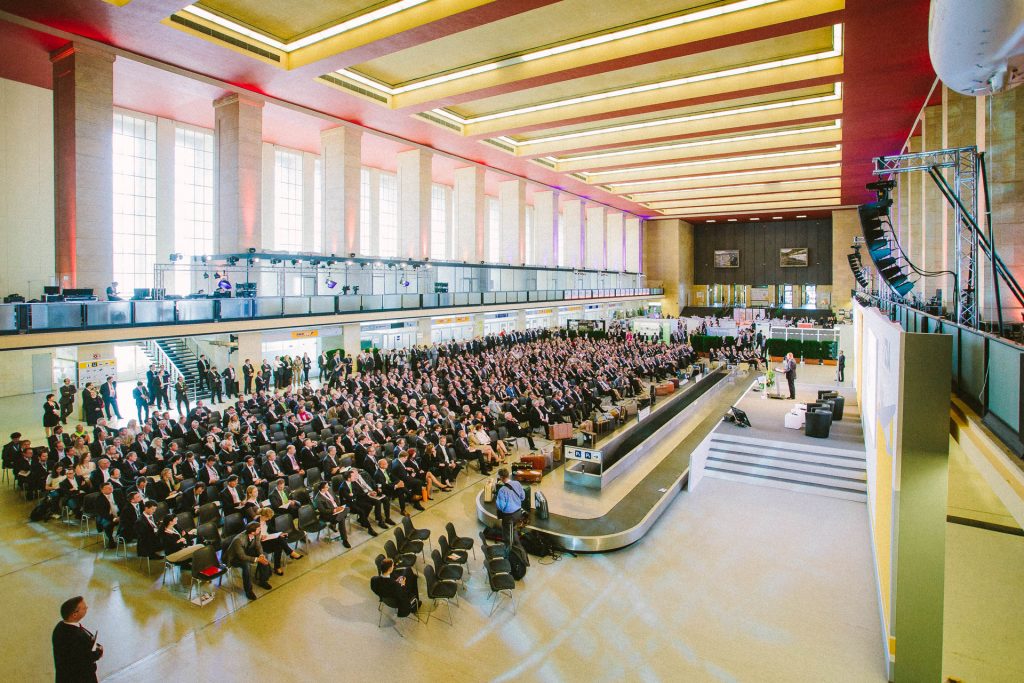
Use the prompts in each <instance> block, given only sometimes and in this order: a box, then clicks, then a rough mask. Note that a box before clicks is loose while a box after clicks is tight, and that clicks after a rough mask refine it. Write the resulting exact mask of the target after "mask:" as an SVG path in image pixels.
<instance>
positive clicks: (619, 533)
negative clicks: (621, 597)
mask: <svg viewBox="0 0 1024 683" xmlns="http://www.w3.org/2000/svg"><path fill="white" fill-rule="evenodd" d="M745 388H746V387H745V383H744V384H736V382H735V381H734V380H733V375H732V374H731V373H727V372H725V371H713V372H712V373H711V374H709V375H705V376H703V377H702V378H701V379H700V380H698V381H697V382H696V383H695V384H691V385H688V386H683V387H681V388H680V391H679V392H677V394H676V395H675V396H673V400H671V401H665V400H664V399H661V400H660V403H659V404H656V406H655V411H658V410H673V411H675V415H674V416H673V417H672V418H671V419H670V420H668V422H667V423H666V424H665V425H664V426H662V427H660V428H658V429H657V430H656V431H654V432H653V433H652V434H650V435H649V437H648V439H647V440H646V441H645V442H644V443H643V444H641V445H639V446H638V448H647V449H650V452H649V453H648V454H647V455H646V456H645V457H644V458H643V459H642V460H641V461H639V462H637V463H636V464H635V465H634V466H632V467H631V468H630V470H629V471H628V472H626V473H624V474H623V475H622V476H620V477H618V478H617V479H615V480H614V481H613V482H612V483H611V484H610V486H608V487H607V488H605V489H603V490H594V489H586V488H582V487H570V488H567V487H565V486H564V484H563V481H564V477H563V472H562V468H561V467H559V468H556V469H554V470H553V471H552V472H551V473H549V474H547V475H545V476H544V479H543V481H542V482H541V484H540V485H539V486H538V485H534V486H533V490H534V491H536V490H540V491H542V492H543V493H544V496H545V497H546V498H547V500H548V510H549V517H548V519H544V520H542V519H537V518H536V515H533V516H532V517H531V521H530V523H529V524H528V525H527V526H528V528H530V529H534V530H536V531H539V532H542V533H544V534H546V535H549V536H551V537H552V540H553V541H554V542H555V543H557V544H558V545H560V546H561V547H563V548H566V549H569V550H573V551H577V552H603V551H609V550H615V549H617V548H622V547H625V546H627V545H630V544H632V543H635V542H636V541H637V540H639V539H640V538H642V537H643V535H644V534H645V533H647V531H648V530H649V529H650V528H651V526H652V525H653V524H654V522H655V521H656V520H657V518H658V517H659V516H660V515H661V513H662V512H663V511H664V510H665V508H666V507H667V506H668V504H669V503H671V502H672V500H673V499H674V498H675V496H676V495H677V494H678V493H679V492H680V491H681V490H682V489H683V488H684V487H685V484H686V476H687V473H688V468H689V464H690V455H691V453H692V452H693V450H694V449H695V448H697V446H698V445H699V444H700V443H701V441H702V440H703V439H704V438H705V437H706V436H707V435H708V434H709V433H710V432H711V430H712V429H714V427H715V425H716V424H717V422H718V420H719V419H720V418H721V415H722V412H723V411H724V410H726V409H728V407H729V406H730V405H731V404H732V402H733V401H736V400H737V399H738V398H739V396H740V394H741V393H742V392H743V391H744V389H745ZM651 417H654V413H652V416H651ZM648 419H649V420H650V419H651V418H648ZM643 426H644V423H640V424H637V423H636V422H635V421H634V422H633V423H632V424H631V425H628V426H627V427H624V428H621V429H620V430H618V431H617V432H616V434H613V435H612V436H615V435H618V434H621V433H622V431H623V430H630V429H636V428H638V427H643ZM598 445H599V446H600V444H598ZM476 503H477V517H478V519H480V521H481V522H483V523H485V524H490V525H493V524H496V523H497V519H496V515H495V510H494V504H493V503H485V502H484V501H483V492H481V493H480V494H478V495H477V500H476Z"/></svg>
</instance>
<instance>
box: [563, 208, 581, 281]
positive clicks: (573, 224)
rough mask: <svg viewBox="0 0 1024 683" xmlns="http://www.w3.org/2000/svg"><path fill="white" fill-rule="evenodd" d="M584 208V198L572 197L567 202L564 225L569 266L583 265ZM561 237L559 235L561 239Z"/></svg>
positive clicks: (566, 256)
mask: <svg viewBox="0 0 1024 683" xmlns="http://www.w3.org/2000/svg"><path fill="white" fill-rule="evenodd" d="M583 210H584V204H583V200H582V199H570V200H569V201H567V202H566V203H565V218H564V223H563V225H562V227H563V228H564V232H565V265H566V267H568V268H582V267H583V224H584V214H583ZM561 237H562V236H561V235H559V239H561Z"/></svg>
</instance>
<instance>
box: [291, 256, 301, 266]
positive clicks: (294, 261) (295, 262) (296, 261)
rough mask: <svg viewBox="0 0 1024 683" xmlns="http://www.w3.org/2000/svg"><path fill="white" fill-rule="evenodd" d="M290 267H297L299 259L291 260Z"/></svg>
mask: <svg viewBox="0 0 1024 683" xmlns="http://www.w3.org/2000/svg"><path fill="white" fill-rule="evenodd" d="M292 265H293V266H297V265H299V259H297V258H293V259H292Z"/></svg>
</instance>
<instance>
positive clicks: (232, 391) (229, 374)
mask: <svg viewBox="0 0 1024 683" xmlns="http://www.w3.org/2000/svg"><path fill="white" fill-rule="evenodd" d="M221 376H222V377H224V393H225V394H227V395H228V398H231V397H232V396H238V382H237V381H236V379H237V378H236V377H235V369H234V368H233V367H232V366H230V365H228V366H227V367H226V368H224V372H222V373H221Z"/></svg>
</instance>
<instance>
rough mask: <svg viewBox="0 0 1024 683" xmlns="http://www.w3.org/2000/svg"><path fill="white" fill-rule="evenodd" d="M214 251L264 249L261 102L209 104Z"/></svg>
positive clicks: (229, 98)
mask: <svg viewBox="0 0 1024 683" xmlns="http://www.w3.org/2000/svg"><path fill="white" fill-rule="evenodd" d="M213 108H214V136H215V138H216V160H215V166H216V172H215V178H216V188H217V190H216V200H217V208H216V214H217V240H216V249H217V251H219V252H221V253H233V252H243V251H245V250H246V249H248V248H249V247H255V248H257V249H258V248H260V247H262V246H263V244H262V242H263V236H262V229H263V225H262V216H261V213H262V205H261V204H262V202H261V194H262V181H263V102H262V101H260V100H255V99H250V98H248V97H244V96H242V95H238V94H236V93H232V94H230V95H225V96H224V97H221V98H219V99H217V100H215V101H214V103H213Z"/></svg>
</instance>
